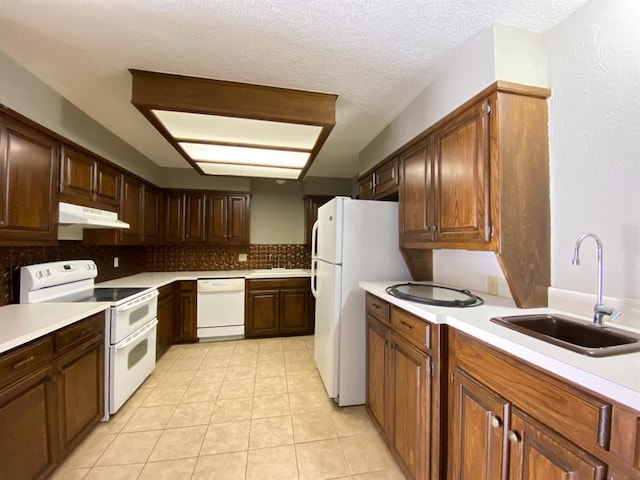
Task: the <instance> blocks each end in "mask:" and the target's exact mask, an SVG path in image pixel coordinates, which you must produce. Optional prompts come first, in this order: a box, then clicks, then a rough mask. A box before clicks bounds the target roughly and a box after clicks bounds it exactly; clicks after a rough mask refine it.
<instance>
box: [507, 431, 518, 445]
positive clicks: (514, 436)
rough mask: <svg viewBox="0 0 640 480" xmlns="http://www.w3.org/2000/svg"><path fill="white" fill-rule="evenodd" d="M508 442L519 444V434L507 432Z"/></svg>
mask: <svg viewBox="0 0 640 480" xmlns="http://www.w3.org/2000/svg"><path fill="white" fill-rule="evenodd" d="M508 437H509V441H510V442H511V443H519V442H520V434H519V433H518V432H516V431H515V430H511V431H510V432H509V435H508Z"/></svg>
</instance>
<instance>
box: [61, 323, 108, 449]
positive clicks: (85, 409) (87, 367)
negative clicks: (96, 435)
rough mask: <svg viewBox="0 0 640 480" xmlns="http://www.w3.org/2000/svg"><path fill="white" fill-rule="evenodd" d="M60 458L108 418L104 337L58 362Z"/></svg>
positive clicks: (90, 342) (81, 347) (86, 344)
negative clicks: (105, 398)
mask: <svg viewBox="0 0 640 480" xmlns="http://www.w3.org/2000/svg"><path fill="white" fill-rule="evenodd" d="M55 371H56V383H57V399H58V428H59V438H60V459H61V458H64V457H66V456H67V455H68V454H69V453H71V451H72V449H73V448H74V447H75V446H76V445H77V444H78V443H79V442H80V441H81V440H82V439H83V438H84V436H85V435H86V434H87V433H89V431H90V430H91V429H92V428H93V427H94V426H95V425H96V424H97V423H98V422H99V421H100V419H101V418H102V416H103V415H104V338H103V337H102V336H100V337H95V338H94V339H93V340H92V341H89V342H87V343H84V344H82V345H80V346H79V347H77V348H75V349H74V350H72V351H70V352H69V353H67V354H66V355H63V356H62V357H60V358H59V359H58V360H57V361H56V363H55Z"/></svg>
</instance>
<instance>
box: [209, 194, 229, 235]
mask: <svg viewBox="0 0 640 480" xmlns="http://www.w3.org/2000/svg"><path fill="white" fill-rule="evenodd" d="M207 242H209V243H226V242H227V196H226V195H224V194H219V195H218V194H212V195H208V196H207Z"/></svg>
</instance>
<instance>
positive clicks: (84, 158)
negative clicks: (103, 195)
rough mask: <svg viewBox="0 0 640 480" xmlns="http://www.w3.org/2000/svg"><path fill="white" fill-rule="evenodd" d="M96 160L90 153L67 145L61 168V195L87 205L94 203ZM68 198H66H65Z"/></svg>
mask: <svg viewBox="0 0 640 480" xmlns="http://www.w3.org/2000/svg"><path fill="white" fill-rule="evenodd" d="M95 182H96V161H95V159H94V158H91V157H90V156H89V155H86V154H84V153H81V152H78V151H77V150H74V149H73V148H71V147H65V148H64V151H63V153H62V163H61V168H60V195H62V196H63V197H70V199H73V200H74V201H76V200H80V202H78V203H82V204H85V205H93V194H94V190H95ZM63 200H66V198H63Z"/></svg>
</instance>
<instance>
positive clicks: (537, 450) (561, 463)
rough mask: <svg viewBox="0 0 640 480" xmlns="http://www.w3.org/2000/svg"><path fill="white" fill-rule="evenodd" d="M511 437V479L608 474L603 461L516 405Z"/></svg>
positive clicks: (599, 479)
mask: <svg viewBox="0 0 640 480" xmlns="http://www.w3.org/2000/svg"><path fill="white" fill-rule="evenodd" d="M508 439H509V443H510V457H509V480H548V479H571V480H604V478H605V473H606V466H605V465H604V464H603V463H602V462H600V461H599V460H597V459H596V458H594V457H592V456H591V455H589V454H587V453H586V452H584V451H583V450H581V449H579V448H578V447H576V446H575V445H573V444H572V443H570V442H568V441H567V440H565V439H563V438H562V437H560V436H558V435H556V434H555V433H553V432H552V431H551V430H549V429H547V428H545V427H544V426H543V425H541V424H540V423H538V422H536V421H535V420H533V419H532V418H530V417H528V416H527V415H525V414H523V413H522V412H519V411H518V410H516V409H514V411H513V414H512V421H511V430H510V431H509V434H508ZM476 478H477V477H476Z"/></svg>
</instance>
